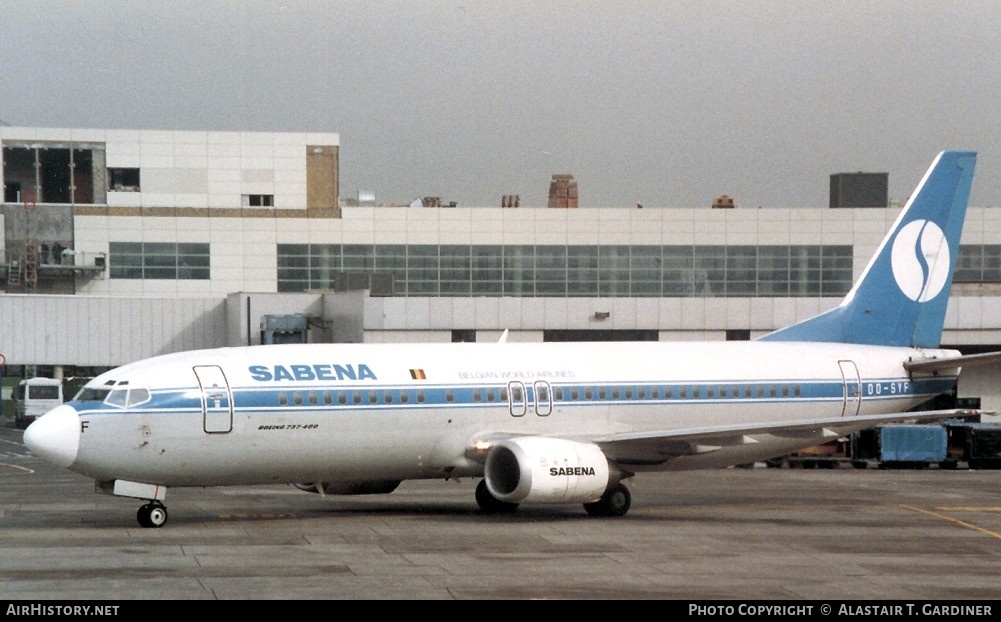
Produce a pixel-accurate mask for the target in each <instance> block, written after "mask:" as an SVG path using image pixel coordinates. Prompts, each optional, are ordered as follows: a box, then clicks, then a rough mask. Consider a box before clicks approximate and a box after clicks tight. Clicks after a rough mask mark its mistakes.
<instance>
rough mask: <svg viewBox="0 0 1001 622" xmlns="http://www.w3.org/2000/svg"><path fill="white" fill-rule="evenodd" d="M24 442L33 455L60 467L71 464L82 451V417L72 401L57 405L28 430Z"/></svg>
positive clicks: (25, 432)
mask: <svg viewBox="0 0 1001 622" xmlns="http://www.w3.org/2000/svg"><path fill="white" fill-rule="evenodd" d="M24 444H25V445H27V446H28V449H30V450H31V452H32V453H33V454H35V455H36V456H38V457H40V458H44V459H46V460H48V461H49V462H51V463H52V464H54V465H56V466H61V467H68V466H70V465H71V464H73V462H74V461H75V460H76V455H77V451H79V450H80V418H79V417H78V416H77V413H76V409H75V408H73V407H72V406H69V405H68V404H62V405H60V406H56V407H55V408H53V409H52V410H50V411H49V412H47V413H45V414H44V415H42V416H41V417H39V418H38V419H36V420H35V421H34V422H33V423H32V424H31V425H29V426H28V429H27V430H25V431H24Z"/></svg>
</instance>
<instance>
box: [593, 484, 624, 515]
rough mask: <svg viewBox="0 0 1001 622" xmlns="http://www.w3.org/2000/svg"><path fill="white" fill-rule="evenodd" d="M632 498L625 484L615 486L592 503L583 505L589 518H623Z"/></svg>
mask: <svg viewBox="0 0 1001 622" xmlns="http://www.w3.org/2000/svg"><path fill="white" fill-rule="evenodd" d="M632 501H633V496H632V493H630V492H629V489H628V488H626V486H625V484H621V483H619V484H616V485H614V486H612V487H611V488H609V489H608V490H606V491H605V494H603V495H601V499H598V500H597V501H595V502H594V503H585V504H584V510H585V511H586V512H587V513H588V515H589V516H625V515H626V512H628V511H629V506H630V505H632Z"/></svg>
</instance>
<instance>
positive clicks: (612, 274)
mask: <svg viewBox="0 0 1001 622" xmlns="http://www.w3.org/2000/svg"><path fill="white" fill-rule="evenodd" d="M351 273H369V274H382V275H390V276H391V278H392V283H393V291H392V293H393V295H396V296H538V297H546V296H563V297H565V296H621V297H663V296H684V297H687V296H842V295H844V294H845V293H847V292H848V289H849V288H850V287H851V284H852V247H851V246H847V245H838V246H698V247H694V246H625V245H623V246H591V245H579V246H531V245H508V246H500V245H448V244H442V245H436V244H423V245H381V244H372V245H348V244H345V245H338V244H279V245H278V274H277V277H278V291H279V292H303V291H308V290H322V289H336V284H337V283H338V282H343V278H344V275H345V274H351Z"/></svg>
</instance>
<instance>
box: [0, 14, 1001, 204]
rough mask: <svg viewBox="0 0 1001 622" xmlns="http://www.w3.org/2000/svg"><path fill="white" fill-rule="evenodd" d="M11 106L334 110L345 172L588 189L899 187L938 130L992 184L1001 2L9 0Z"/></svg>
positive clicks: (463, 186)
mask: <svg viewBox="0 0 1001 622" xmlns="http://www.w3.org/2000/svg"><path fill="white" fill-rule="evenodd" d="M0 120H2V121H3V122H6V123H7V124H8V125H16V126H45V127H72V128H78V127H93V128H127V129H171V130H238V131H243V130H247V131H276V132H301V131H315V132H336V133H339V134H340V142H341V196H342V197H345V198H349V197H355V196H357V193H358V192H359V191H371V192H374V193H375V195H376V201H377V202H379V203H383V202H396V203H408V202H410V201H411V200H412V199H413V198H415V197H418V196H428V195H433V196H441V197H442V198H443V199H445V200H446V201H457V202H458V203H459V205H462V206H480V205H488V206H490V205H493V206H499V205H500V202H501V196H502V195H505V194H518V195H520V196H521V204H522V206H523V207H530V206H544V205H545V204H546V197H547V193H548V188H549V180H550V176H551V175H552V174H553V173H570V174H572V175H574V177H575V178H576V179H577V180H578V184H579V187H580V204H581V207H606V206H623V207H628V206H633V205H635V204H636V203H637V202H641V203H643V205H644V206H645V207H687V206H707V205H709V203H710V202H711V200H712V198H713V197H714V196H717V195H720V194H728V195H731V196H733V197H735V199H736V201H737V203H738V204H739V205H741V206H742V207H756V206H765V207H772V206H774V207H795V206H810V207H824V206H826V205H827V204H828V191H829V183H830V175H831V174H832V173H840V172H854V171H865V172H885V173H889V182H890V196H891V198H895V199H900V200H906V198H907V196H908V195H909V194H910V192H911V190H912V189H913V188H914V186H915V185H916V184H917V182H918V181H920V179H921V177H922V175H923V174H924V172H925V170H926V169H927V167H928V165H929V164H930V163H931V161H932V159H933V158H934V156H935V155H936V154H937V153H938V152H939V151H941V150H943V149H973V150H976V151H978V152H979V154H980V155H979V158H978V162H977V172H976V175H975V178H974V184H973V197H972V200H971V202H972V204H973V205H977V206H995V205H1001V2H998V1H994V0H986V1H975V0H974V1H970V0H966V1H952V0H933V1H932V0H901V1H897V0H871V1H868V2H860V1H847V2H839V1H832V0H817V1H815V0H795V1H789V2H778V1H765V0H759V1H753V0H744V1H739V2H730V1H715V2H707V1H705V0H698V1H692V2H688V1H669V0H664V1H650V2H645V1H638V0H615V1H614V2H609V1H607V0H606V1H603V2H597V1H596V2H568V1H563V0H538V1H528V0H506V1H505V0H420V1H413V2H411V1H403V0H396V1H392V2H389V1H386V2H380V1H373V0H358V1H355V0H338V1H325V2H320V1H314V2H298V1H296V2H293V1H288V2H253V1H246V0H241V1H233V2H221V1H215V2H213V1H204V0H200V1H197V2H179V1H171V2H150V1H143V2H131V1H129V2H117V1H97V2H95V1H79V2H68V1H67V2H53V1H21V0H2V1H0Z"/></svg>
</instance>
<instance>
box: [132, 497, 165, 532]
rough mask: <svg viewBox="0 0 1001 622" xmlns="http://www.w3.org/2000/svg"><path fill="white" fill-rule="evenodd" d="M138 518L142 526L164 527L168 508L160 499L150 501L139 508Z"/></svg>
mask: <svg viewBox="0 0 1001 622" xmlns="http://www.w3.org/2000/svg"><path fill="white" fill-rule="evenodd" d="M136 519H137V520H138V521H139V525H141V526H142V527H146V528H156V527H163V524H164V523H166V522H167V508H166V507H165V506H164V505H163V504H162V503H160V502H159V501H155V500H154V501H150V502H149V503H147V504H145V505H143V506H141V507H140V508H139V511H138V512H136Z"/></svg>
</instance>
